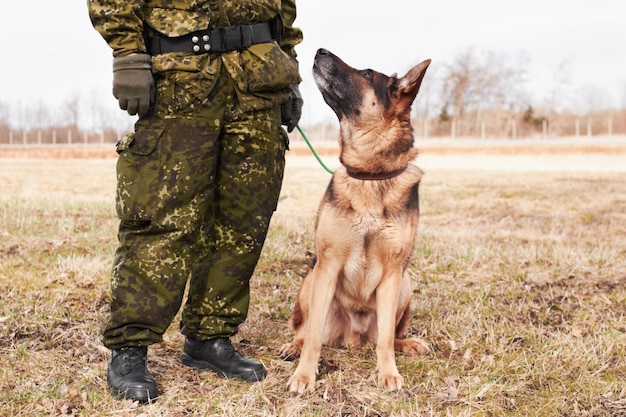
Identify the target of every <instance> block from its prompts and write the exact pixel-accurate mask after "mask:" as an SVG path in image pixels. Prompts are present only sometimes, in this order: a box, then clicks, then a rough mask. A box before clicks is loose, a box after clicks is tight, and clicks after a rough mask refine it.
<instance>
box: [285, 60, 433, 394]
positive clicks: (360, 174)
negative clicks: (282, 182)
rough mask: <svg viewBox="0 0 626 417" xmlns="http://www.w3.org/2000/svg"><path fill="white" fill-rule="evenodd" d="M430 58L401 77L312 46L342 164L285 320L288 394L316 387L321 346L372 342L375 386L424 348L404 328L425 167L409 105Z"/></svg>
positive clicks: (391, 381) (395, 381) (391, 383)
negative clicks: (291, 368) (400, 359)
mask: <svg viewBox="0 0 626 417" xmlns="http://www.w3.org/2000/svg"><path fill="white" fill-rule="evenodd" d="M429 64H430V60H426V61H423V62H422V63H420V64H418V65H416V66H415V67H413V68H412V69H411V70H410V71H409V72H408V73H407V74H406V75H405V76H404V77H402V78H398V77H397V76H396V74H393V75H392V76H390V77H388V76H386V75H384V74H381V73H379V72H376V71H373V70H371V69H366V70H357V69H355V68H352V67H350V66H348V65H347V64H346V63H345V62H343V61H342V60H341V59H340V58H338V57H337V56H335V55H333V54H332V53H330V52H329V51H327V50H325V49H319V50H318V51H317V54H316V56H315V61H314V64H313V75H314V78H315V82H316V83H317V86H318V88H319V89H320V91H321V93H322V96H323V97H324V100H325V101H326V103H327V104H328V105H329V106H330V107H331V108H332V109H333V111H334V112H335V113H336V115H337V117H338V118H339V144H340V147H341V151H340V158H339V159H340V161H341V164H342V165H343V167H341V168H339V169H337V170H336V171H335V173H334V174H333V176H332V179H331V180H330V184H329V185H328V188H327V190H326V193H325V194H324V197H323V199H322V201H321V204H320V207H319V211H318V215H317V225H316V233H315V249H316V261H315V263H314V266H312V268H310V269H309V272H308V274H307V276H306V277H305V278H304V281H303V282H302V286H301V288H300V291H299V293H298V298H297V301H296V305H295V308H294V311H293V314H292V316H291V318H290V325H291V328H292V329H293V330H294V332H295V339H294V341H293V342H291V343H286V344H285V345H283V346H282V347H281V349H280V356H281V357H282V358H284V359H294V358H296V357H298V356H300V362H299V364H298V366H297V368H296V370H295V372H294V374H293V376H292V377H291V379H290V380H289V382H288V386H289V389H290V390H291V391H293V392H297V393H300V394H302V393H305V392H307V391H313V390H314V389H315V378H316V373H317V366H318V361H319V357H320V353H321V348H322V345H327V346H345V347H350V346H359V345H362V344H364V343H367V342H370V341H372V342H373V341H376V356H377V371H378V385H379V386H381V387H384V388H386V389H388V390H399V389H401V388H402V382H403V380H402V377H401V376H400V373H399V372H398V368H397V366H396V359H395V352H394V350H397V351H400V352H404V353H406V354H410V355H422V354H426V353H427V352H429V347H428V345H427V344H426V343H425V342H424V341H422V340H420V339H416V338H409V339H402V337H404V336H405V335H406V333H407V330H408V327H409V319H410V311H409V302H410V298H411V293H412V288H411V279H410V277H409V275H408V274H407V267H408V265H409V260H410V256H411V253H412V251H413V247H414V241H415V236H416V232H417V223H418V218H419V202H418V186H419V182H420V179H421V178H422V174H423V173H422V171H421V170H420V169H419V168H418V167H417V166H414V165H412V164H411V161H412V160H414V159H415V158H416V157H417V153H418V151H417V149H415V148H414V147H413V129H412V127H411V123H410V113H411V105H412V103H413V100H414V99H415V97H416V95H417V92H418V90H419V88H420V85H421V83H422V80H423V78H424V74H425V73H426V69H427V68H428V65H429Z"/></svg>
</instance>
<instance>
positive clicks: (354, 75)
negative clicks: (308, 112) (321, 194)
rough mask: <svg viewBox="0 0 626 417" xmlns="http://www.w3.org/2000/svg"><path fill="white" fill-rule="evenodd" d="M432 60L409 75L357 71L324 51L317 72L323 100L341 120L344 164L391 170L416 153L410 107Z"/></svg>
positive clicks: (352, 167)
mask: <svg viewBox="0 0 626 417" xmlns="http://www.w3.org/2000/svg"><path fill="white" fill-rule="evenodd" d="M429 64H430V60H429V59H428V60H425V61H423V62H421V63H419V64H417V65H416V66H414V67H413V68H411V69H410V70H409V71H408V72H407V73H406V75H405V76H404V77H402V78H398V77H397V76H396V74H393V75H391V76H386V75H384V74H382V73H380V72H377V71H373V70H371V69H365V70H357V69H355V68H352V67H351V66H349V65H348V64H346V63H345V62H343V61H342V60H341V59H339V58H338V57H337V56H335V55H333V54H332V53H330V52H329V51H327V50H325V49H319V50H318V51H317V54H316V56H315V60H314V63H313V76H314V78H315V82H316V83H317V86H318V88H319V89H320V91H321V92H322V96H323V97H324V101H326V103H327V104H328V105H329V106H330V107H331V108H332V109H333V111H334V112H335V114H336V115H337V117H338V118H339V124H340V129H339V143H340V146H341V155H340V157H339V159H340V161H341V163H342V164H343V165H344V166H346V167H347V168H349V169H350V170H352V171H355V170H357V171H363V172H371V173H380V172H390V171H394V170H396V169H398V168H401V167H403V166H406V164H407V163H408V162H409V161H411V160H412V159H414V158H415V157H416V156H417V150H416V149H415V148H413V129H412V127H411V105H412V104H413V100H415V96H416V95H417V92H418V91H419V88H420V85H421V84H422V80H423V79H424V74H425V73H426V69H427V68H428V65H429Z"/></svg>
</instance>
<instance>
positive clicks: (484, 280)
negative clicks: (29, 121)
mask: <svg viewBox="0 0 626 417" xmlns="http://www.w3.org/2000/svg"><path fill="white" fill-rule="evenodd" d="M442 152H443V151H442ZM445 152H448V151H445ZM493 152H496V153H497V150H493ZM554 152H555V151H554V150H553V151H550V152H544V153H549V154H554ZM622 152H623V150H622ZM487 153H489V152H487ZM460 154H461V152H459V151H457V152H456V153H455V157H459V155H460ZM602 154H606V153H603V152H596V153H595V156H596V157H597V156H598V155H602ZM428 155H429V154H428V150H425V151H424V152H423V156H421V157H420V158H422V157H423V158H424V160H425V161H428ZM442 155H445V153H442ZM23 156H24V155H21V157H23ZM476 157H477V155H476V154H474V155H473V156H469V155H468V156H467V158H476ZM555 158H558V155H555ZM436 162H437V161H431V162H429V164H430V167H429V168H428V170H427V173H426V176H425V178H424V181H423V184H422V187H421V189H420V192H421V207H422V218H421V223H420V229H419V237H418V241H417V244H416V249H415V257H414V262H413V264H412V266H411V274H412V275H413V277H414V282H415V295H414V301H413V310H414V317H413V328H412V331H413V332H414V333H416V334H419V335H420V336H421V337H423V338H424V339H426V340H427V341H429V342H430V343H431V344H432V346H433V348H434V352H433V353H432V354H431V355H428V356H426V357H420V358H409V357H405V356H399V357H398V365H399V369H400V372H401V373H402V374H403V375H404V377H405V382H406V386H405V389H404V390H403V391H402V392H400V393H387V392H381V391H379V390H378V389H377V388H376V386H375V383H376V379H375V371H374V366H375V361H374V355H373V348H372V347H366V348H364V349H354V350H343V349H325V350H324V351H323V354H322V358H321V363H320V371H321V374H320V378H319V379H320V380H319V388H318V390H317V391H316V392H315V393H314V394H312V395H308V396H304V397H300V396H295V395H292V394H290V393H288V392H287V391H286V389H285V386H286V382H287V379H288V378H289V375H290V373H291V372H292V371H293V364H292V363H290V362H284V361H282V360H280V359H279V358H278V357H277V349H278V347H280V345H281V344H282V343H283V342H285V341H288V340H289V339H290V338H291V337H292V335H291V333H290V331H289V329H288V327H287V323H286V322H287V318H288V316H289V314H290V312H291V308H292V307H293V301H294V297H295V296H296V291H297V288H298V286H299V284H300V281H301V279H302V277H303V275H304V272H305V264H306V260H307V251H310V250H311V249H312V230H313V224H314V218H315V211H316V206H317V203H318V201H319V198H320V197H321V195H322V193H323V191H324V189H325V187H326V182H327V181H328V179H329V176H328V174H326V173H325V172H324V171H323V170H322V169H321V168H319V167H318V166H317V165H315V163H311V161H310V160H309V159H307V160H305V159H304V158H295V157H292V158H291V159H290V160H289V167H288V172H287V175H286V181H285V186H284V190H283V195H282V198H281V202H280V205H279V209H278V211H277V213H276V215H275V217H274V219H273V223H272V228H271V231H270V235H269V237H268V241H267V244H266V247H265V249H264V255H263V258H262V261H261V263H260V264H259V266H258V268H257V271H256V274H255V277H254V281H253V289H252V291H253V303H252V308H251V312H250V313H251V314H250V318H249V320H248V321H247V322H246V323H245V324H244V325H243V326H242V328H241V330H240V333H239V335H238V336H237V338H236V341H237V342H238V346H239V347H240V348H241V350H242V351H244V352H245V353H247V354H249V355H252V356H254V357H256V358H259V359H261V360H262V361H263V362H264V363H265V365H266V367H267V368H268V369H269V371H270V374H269V376H268V378H267V379H266V380H265V381H264V382H262V383H259V384H254V385H248V384H246V383H242V382H237V381H226V380H223V379H219V378H217V377H215V376H214V375H213V374H211V373H208V372H204V373H198V372H196V371H194V370H191V369H188V368H185V367H183V366H182V365H181V364H180V362H179V360H178V357H179V354H180V349H181V346H182V338H181V337H180V335H179V334H178V332H177V331H176V327H177V326H176V324H174V325H173V326H172V327H171V329H170V330H169V331H168V332H167V334H166V337H165V341H164V343H162V344H160V345H158V346H154V347H153V348H152V349H151V351H150V356H149V365H150V368H151V370H152V371H153V373H154V374H155V375H156V377H157V378H158V381H159V383H160V384H161V388H162V390H163V391H164V394H163V396H162V397H161V398H160V399H159V401H157V402H156V403H154V404H151V405H145V406H142V405H138V404H134V403H132V402H124V401H116V400H113V399H112V398H111V397H110V396H109V395H108V394H107V392H106V380H105V371H106V362H107V360H108V351H107V350H106V349H104V348H103V347H102V346H101V344H100V340H99V338H100V336H99V332H100V326H101V323H102V321H103V320H104V318H105V317H106V314H107V310H108V275H109V268H110V261H111V257H112V251H113V249H114V247H115V243H116V242H115V232H116V227H117V224H116V223H117V222H116V220H115V215H114V211H113V203H112V198H113V187H114V173H113V170H114V159H89V160H88V159H63V160H61V159H59V160H55V159H23V158H22V159H0V183H2V184H3V185H2V194H1V195H0V294H2V296H1V297H2V298H1V300H2V305H1V306H0V361H1V362H2V363H3V364H4V366H3V367H2V369H1V370H0V416H17V415H20V416H21V415H23V416H36V415H81V416H92V415H111V416H188V415H194V416H195V415H198V416H448V415H453V416H490V415H494V416H501V415H520V416H554V415H556V416H625V415H626V347H625V342H626V319H625V316H626V179H625V178H624V173H623V172H622V173H618V172H594V171H593V170H590V169H589V166H587V167H585V168H584V170H581V171H578V170H576V169H568V170H567V171H558V170H552V171H536V170H523V169H516V170H511V171H502V170H500V171H489V170H449V169H438V168H437V167H436ZM485 168H488V167H487V166H485ZM518 168H519V167H518Z"/></svg>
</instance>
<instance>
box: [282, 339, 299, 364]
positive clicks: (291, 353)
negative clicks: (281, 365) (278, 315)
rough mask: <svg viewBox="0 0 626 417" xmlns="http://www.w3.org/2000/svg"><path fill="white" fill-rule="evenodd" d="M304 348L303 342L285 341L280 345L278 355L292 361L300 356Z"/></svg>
mask: <svg viewBox="0 0 626 417" xmlns="http://www.w3.org/2000/svg"><path fill="white" fill-rule="evenodd" d="M301 350H302V343H298V342H297V341H294V342H293V343H285V344H284V345H282V346H281V347H280V350H279V351H278V356H280V357H281V358H282V359H284V360H286V361H291V360H294V359H296V358H298V357H299V356H300V351H301Z"/></svg>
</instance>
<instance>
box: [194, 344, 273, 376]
mask: <svg viewBox="0 0 626 417" xmlns="http://www.w3.org/2000/svg"><path fill="white" fill-rule="evenodd" d="M182 362H183V364H185V365H187V366H190V367H192V368H196V369H210V370H212V371H214V372H217V374H218V375H220V376H222V377H225V378H239V379H243V380H244V381H247V382H257V381H260V380H262V379H263V378H265V375H266V372H265V368H264V367H263V365H262V364H261V363H260V362H257V361H255V360H253V359H250V358H246V357H245V356H243V355H241V354H240V353H239V352H237V351H236V350H235V348H234V347H233V345H232V344H231V342H230V339H228V338H226V337H218V338H215V339H209V340H206V341H199V340H193V339H190V338H187V340H185V348H184V349H183V357H182Z"/></svg>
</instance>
